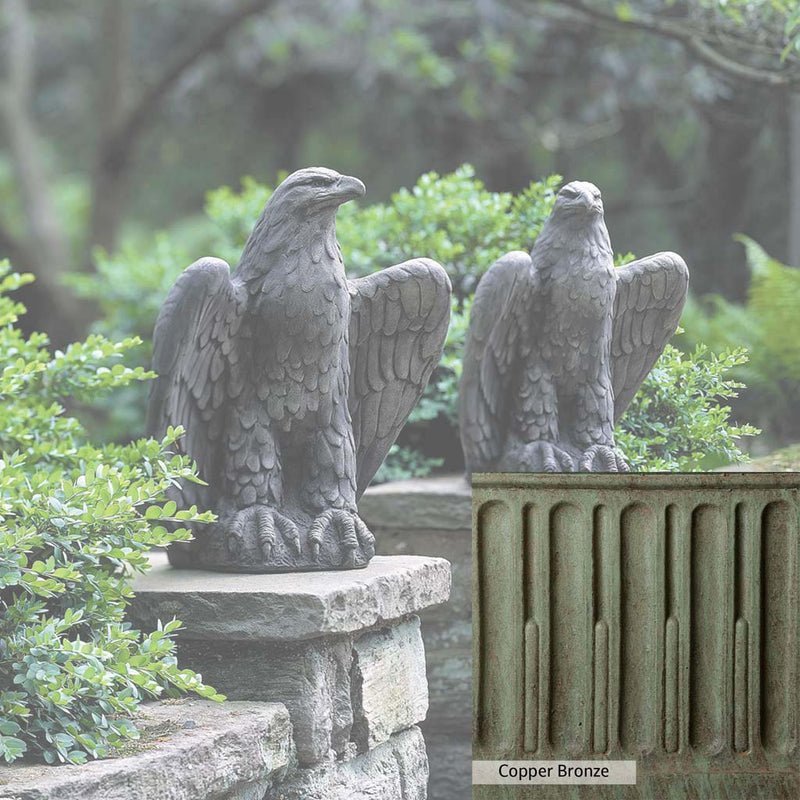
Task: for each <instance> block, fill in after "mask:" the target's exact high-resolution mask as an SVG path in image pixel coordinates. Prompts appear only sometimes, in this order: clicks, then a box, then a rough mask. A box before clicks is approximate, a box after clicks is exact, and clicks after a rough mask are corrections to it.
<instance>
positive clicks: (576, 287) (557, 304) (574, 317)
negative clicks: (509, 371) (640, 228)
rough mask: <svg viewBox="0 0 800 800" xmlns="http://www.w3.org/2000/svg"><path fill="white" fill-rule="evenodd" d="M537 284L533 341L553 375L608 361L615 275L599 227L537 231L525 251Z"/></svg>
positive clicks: (574, 372) (605, 238) (597, 366)
mask: <svg viewBox="0 0 800 800" xmlns="http://www.w3.org/2000/svg"><path fill="white" fill-rule="evenodd" d="M531 257H532V259H533V262H534V264H535V266H536V271H537V276H538V280H539V282H540V283H539V285H540V292H539V293H538V304H537V308H536V309H535V311H534V316H535V319H534V321H533V325H534V328H535V330H536V333H535V335H534V336H533V340H534V341H535V342H537V343H538V345H537V347H538V348H539V351H540V353H541V356H543V357H544V359H545V360H546V361H547V362H548V363H549V364H550V367H551V369H553V370H554V371H555V372H556V373H557V374H559V375H564V376H567V375H578V374H583V373H584V372H585V371H586V370H589V371H594V370H596V369H602V367H601V366H600V364H603V363H607V362H608V357H609V354H608V351H609V348H610V341H611V326H612V323H613V314H614V296H615V293H616V275H615V272H614V269H615V268H614V262H613V255H612V251H611V247H610V242H609V240H608V232H607V231H606V229H605V226H604V225H602V226H598V227H597V228H592V229H590V230H587V231H581V232H579V233H578V234H577V235H576V234H574V233H573V232H571V231H564V230H557V231H556V232H554V233H551V232H547V231H543V233H542V236H540V238H539V240H538V241H537V243H536V246H535V247H534V249H533V252H532V253H531Z"/></svg>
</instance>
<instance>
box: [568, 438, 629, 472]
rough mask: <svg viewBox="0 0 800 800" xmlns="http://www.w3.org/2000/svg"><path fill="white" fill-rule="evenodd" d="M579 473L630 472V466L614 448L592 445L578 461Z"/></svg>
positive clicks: (604, 445)
mask: <svg viewBox="0 0 800 800" xmlns="http://www.w3.org/2000/svg"><path fill="white" fill-rule="evenodd" d="M580 470H581V472H630V466H628V463H627V461H625V458H624V457H623V456H622V454H621V453H620V452H619V450H617V448H616V447H614V446H612V445H606V444H595V445H592V446H591V447H590V448H589V449H588V450H587V451H586V452H585V453H584V454H583V455H582V456H581V460H580Z"/></svg>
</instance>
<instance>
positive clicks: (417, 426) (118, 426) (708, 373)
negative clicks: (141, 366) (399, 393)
mask: <svg viewBox="0 0 800 800" xmlns="http://www.w3.org/2000/svg"><path fill="white" fill-rule="evenodd" d="M560 183H561V178H560V177H559V176H557V175H553V176H550V177H549V178H546V179H545V180H543V181H540V182H534V183H531V184H530V186H528V188H527V189H525V190H524V191H523V192H520V193H519V194H517V195H514V194H511V193H509V192H491V191H489V190H487V189H486V188H485V186H484V185H483V184H482V183H481V182H480V181H479V180H477V179H476V177H475V174H474V171H473V169H472V168H471V167H470V166H468V165H465V166H462V167H460V168H459V169H458V170H456V171H455V172H454V173H452V174H449V175H444V176H439V175H437V174H436V173H433V172H431V173H428V174H425V175H423V176H422V177H421V178H420V179H419V180H418V182H417V183H416V185H415V186H413V187H412V188H411V189H401V190H399V191H398V192H396V193H395V194H393V195H392V197H391V198H390V200H389V202H387V203H378V204H374V205H369V206H364V207H360V206H358V205H356V204H354V203H348V204H346V205H345V206H343V207H342V208H341V209H340V211H339V214H338V217H337V235H338V239H339V242H340V244H341V246H342V251H343V254H344V258H345V263H346V265H347V269H348V273H349V274H351V275H364V274H368V273H370V272H372V271H374V270H376V269H381V268H384V267H387V266H390V265H392V264H397V263H400V262H402V261H405V260H406V259H409V258H413V257H415V256H427V257H430V258H433V259H436V260H437V261H439V262H440V263H441V264H442V265H443V266H444V267H445V269H447V271H448V273H449V275H450V278H451V280H452V282H453V288H454V300H453V314H452V320H451V326H450V331H449V334H448V338H447V343H446V345H445V351H444V355H443V358H442V361H441V363H440V365H439V368H438V369H437V370H436V371H435V373H434V375H433V377H432V379H431V382H430V384H429V386H428V388H427V389H426V391H425V394H424V396H423V398H422V400H421V402H420V403H419V405H418V406H417V408H415V409H414V411H413V412H412V414H411V416H410V418H409V425H407V426H406V429H405V430H404V432H403V433H402V434H401V438H400V442H399V444H398V445H395V447H394V448H393V449H392V451H391V452H390V454H389V456H388V458H387V460H386V463H385V464H384V466H383V467H382V468H381V470H380V471H379V473H378V476H377V478H376V479H377V480H387V479H390V478H398V477H408V476H409V475H411V474H414V475H424V474H426V473H427V472H429V471H430V470H431V469H433V468H436V467H438V466H441V465H442V463H443V462H444V463H445V465H446V466H448V467H450V468H457V467H458V465H459V463H460V462H459V458H460V453H459V447H458V443H457V432H456V430H457V395H458V382H459V379H460V373H461V353H462V350H463V345H464V338H465V335H466V330H467V323H468V314H469V304H470V298H471V296H472V293H473V292H474V290H475V287H476V285H477V282H478V280H479V279H480V277H481V275H482V274H483V273H484V272H485V271H486V270H487V269H488V268H489V267H490V266H491V264H492V263H493V262H494V261H495V260H496V259H497V258H498V257H499V256H501V255H502V254H503V253H505V252H507V251H509V250H514V249H522V250H529V249H530V248H531V246H532V245H533V242H534V241H535V239H536V237H537V236H538V234H539V231H540V230H541V227H542V225H543V224H544V222H545V220H546V219H547V217H548V215H549V214H550V211H551V209H552V207H553V203H554V202H555V195H556V192H557V191H558V188H559V186H560ZM270 193H271V190H270V188H269V187H265V186H263V185H261V184H258V183H257V182H255V181H254V180H252V179H251V178H245V179H244V180H243V181H242V186H241V189H240V190H236V189H233V188H230V187H223V188H220V189H217V190H215V191H212V192H210V193H209V195H208V199H207V203H206V215H207V217H208V219H209V221H210V225H209V226H208V229H209V231H210V233H209V235H208V236H207V237H206V238H205V239H204V240H203V241H202V242H198V241H195V242H194V243H193V244H191V245H187V244H186V243H185V242H181V241H179V240H178V238H177V237H167V236H166V235H161V236H160V237H158V238H157V239H156V240H155V243H154V244H153V246H152V247H149V248H141V247H136V246H133V245H129V246H128V247H125V248H123V249H122V250H121V251H120V252H119V253H116V254H114V255H113V256H109V255H107V254H103V253H99V254H98V272H97V274H96V275H80V276H75V277H73V278H72V279H71V284H72V286H73V287H74V288H75V289H77V291H78V292H79V293H80V294H81V295H83V296H84V297H88V298H91V299H92V300H93V301H95V302H97V303H98V304H99V305H100V307H101V308H102V311H103V314H104V317H103V320H102V322H101V323H100V327H99V331H100V332H102V333H104V334H106V335H109V336H113V337H121V336H134V335H136V336H139V337H141V338H142V339H144V340H147V339H148V338H149V337H150V336H151V335H152V328H153V323H154V320H155V316H156V314H157V312H158V308H159V306H160V304H161V302H162V301H163V298H164V297H165V295H166V293H167V291H168V290H169V287H170V286H171V285H172V283H173V282H174V280H175V278H176V277H177V275H178V274H179V273H180V271H181V270H182V269H184V268H185V267H186V266H188V264H189V263H190V262H191V261H193V260H195V259H196V258H198V257H200V256H202V255H207V254H209V255H216V256H218V257H221V258H224V259H225V260H226V261H228V263H230V264H231V267H235V265H236V262H237V260H238V258H239V254H240V253H241V249H242V246H243V245H244V242H245V240H246V239H247V236H248V235H249V233H250V230H251V229H252V226H253V224H254V222H255V220H256V219H257V217H258V215H259V214H260V213H261V209H262V208H263V206H264V203H265V202H266V201H267V199H268V198H269V196H270ZM190 251H191V255H190V254H189V252H190ZM631 257H632V256H630V255H628V256H626V257H622V258H620V259H619V261H620V263H622V262H623V261H625V260H626V258H631ZM140 357H141V359H142V360H141V362H140V363H146V360H147V357H148V351H147V349H146V348H144V349H143V350H142V351H141V353H140ZM745 361H746V354H745V353H743V352H742V351H738V350H737V351H735V352H734V351H732V350H725V351H724V352H722V353H720V354H719V355H716V356H715V355H712V354H711V353H710V352H709V351H708V350H707V349H703V348H700V349H698V350H696V351H694V352H693V353H691V354H685V355H682V354H680V353H679V352H678V351H673V350H670V351H669V352H668V353H666V354H665V355H664V357H663V359H662V360H661V361H660V362H659V364H658V365H657V371H656V373H655V375H657V376H659V380H660V381H661V383H659V381H658V380H657V379H656V378H655V377H651V379H649V380H648V381H647V382H646V383H645V386H644V388H643V389H642V391H641V392H640V397H639V399H638V400H637V402H636V403H635V404H634V406H633V408H632V409H631V410H630V411H629V412H628V413H627V414H626V417H625V418H624V419H623V422H622V428H623V433H622V436H621V437H620V439H621V442H623V449H625V451H626V453H627V454H628V455H629V457H630V458H631V460H632V462H633V463H634V464H635V465H636V466H637V467H638V468H640V469H676V468H681V469H699V468H700V459H699V455H698V454H699V453H702V452H705V453H710V454H712V456H714V457H716V458H717V459H718V460H721V461H720V463H728V462H730V461H739V460H742V459H743V457H744V456H743V455H742V453H741V451H740V450H739V448H738V447H737V445H736V442H735V439H736V437H738V436H742V435H746V434H750V433H752V432H753V429H751V428H749V427H747V426H741V427H737V426H735V425H732V424H731V423H730V421H729V414H730V409H729V408H728V407H727V406H725V405H720V404H719V401H720V400H724V399H725V398H727V397H730V396H733V394H734V392H735V389H736V387H735V386H734V385H733V384H731V383H730V382H729V381H727V380H725V377H724V376H725V373H726V371H727V370H728V369H730V368H731V367H733V366H734V365H741V364H742V363H744V362H745ZM664 386H669V387H671V391H672V396H671V398H670V397H667V396H666V395H665V392H664V391H663V387H664ZM144 405H145V401H144V397H143V396H139V397H138V398H136V399H135V400H133V399H131V400H129V401H128V402H122V403H115V405H114V409H113V414H112V421H113V424H112V426H111V427H110V428H106V430H105V433H106V434H107V435H111V436H113V437H117V436H121V437H124V436H125V435H126V434H129V432H130V431H134V432H138V431H140V430H141V428H140V427H139V426H140V425H141V414H142V413H143V409H144ZM132 412H133V413H132ZM657 414H662V415H663V416H661V417H657V416H656V415H657ZM708 420H713V421H714V425H713V426H710V425H709V424H708ZM709 463H711V462H710V461H709V460H708V459H706V460H705V461H703V464H704V465H708V464H709Z"/></svg>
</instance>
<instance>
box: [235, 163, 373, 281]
mask: <svg viewBox="0 0 800 800" xmlns="http://www.w3.org/2000/svg"><path fill="white" fill-rule="evenodd" d="M365 192H366V189H365V188H364V184H363V183H361V181H360V180H358V178H351V177H350V176H349V175H340V174H339V173H338V172H336V171H334V170H332V169H326V168H325V167H307V168H306V169H299V170H297V172H293V173H292V174H291V175H290V176H289V177H288V178H286V180H284V181H283V182H282V183H281V184H280V185H279V186H278V188H277V189H276V190H275V191H274V192H273V193H272V196H271V197H270V198H269V200H267V204H266V205H265V206H264V210H263V211H262V212H261V216H260V217H259V218H258V221H257V222H256V225H255V227H254V228H253V232H252V233H251V234H250V238H249V239H248V240H247V243H246V244H245V246H244V251H243V252H242V257H241V259H240V261H239V266H238V267H237V269H236V274H237V276H238V277H239V278H240V279H242V280H251V279H253V278H257V277H259V276H261V275H264V274H265V273H266V272H267V271H268V270H269V269H270V268H271V267H272V266H273V264H274V258H272V257H271V254H274V253H276V252H280V251H283V252H297V251H299V250H305V251H308V252H310V254H311V261H312V262H313V263H317V262H318V261H319V257H320V254H321V253H322V252H323V251H324V252H327V253H328V254H329V255H330V256H331V258H334V257H336V258H339V259H340V260H341V255H340V253H339V245H338V244H337V242H336V225H335V219H336V209H338V208H339V206H340V205H342V203H346V202H347V201H348V200H353V199H355V198H356V197H362V196H363V195H364V193H365Z"/></svg>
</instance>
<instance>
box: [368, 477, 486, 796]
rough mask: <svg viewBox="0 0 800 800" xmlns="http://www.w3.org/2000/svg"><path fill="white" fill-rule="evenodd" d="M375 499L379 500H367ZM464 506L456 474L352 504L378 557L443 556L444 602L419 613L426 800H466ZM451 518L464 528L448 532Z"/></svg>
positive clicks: (467, 505) (468, 518)
mask: <svg viewBox="0 0 800 800" xmlns="http://www.w3.org/2000/svg"><path fill="white" fill-rule="evenodd" d="M403 486H406V487H408V491H409V492H411V493H413V497H414V502H413V504H412V505H413V506H414V507H419V508H420V509H423V510H424V512H425V514H427V515H429V518H430V520H431V523H432V524H431V525H430V526H429V527H418V525H419V524H421V523H422V522H423V521H424V517H422V518H421V517H416V518H415V517H414V516H412V515H411V513H412V512H411V510H409V508H408V504H407V502H406V499H405V491H403V488H402V487H403ZM428 487H429V488H428ZM442 494H446V495H447V496H448V497H449V498H450V499H448V500H447V504H448V505H449V506H450V508H451V510H450V511H449V512H448V513H447V514H446V515H444V519H443V518H442V516H441V515H439V516H437V514H438V511H437V506H438V503H439V502H440V498H441V496H442ZM375 495H378V502H376V503H373V497H374V496H375ZM471 508H472V500H471V490H470V487H469V485H468V484H467V482H466V481H465V480H464V478H463V476H461V475H458V476H455V475H453V476H444V477H441V478H424V479H417V480H413V481H402V482H400V481H398V482H397V483H392V484H384V485H382V486H375V487H371V488H370V489H368V490H367V491H366V492H365V493H364V496H363V497H362V498H361V501H360V503H359V509H361V510H362V514H363V516H364V519H365V520H366V522H367V524H368V525H369V526H370V528H371V529H372V530H373V531H374V532H375V535H376V540H377V547H378V552H379V553H381V554H383V555H389V554H391V555H410V554H415V555H423V556H432V555H436V556H443V557H444V558H446V559H447V560H448V561H449V562H450V565H451V571H452V590H451V593H450V600H449V602H447V603H445V604H443V605H439V606H436V607H431V608H428V609H426V610H425V611H423V612H422V613H421V614H420V619H421V622H422V639H423V641H424V643H425V658H426V662H427V673H428V692H429V696H430V707H429V709H428V716H427V718H426V720H425V722H424V723H422V725H421V728H422V732H423V734H424V735H425V742H426V744H427V748H428V759H429V762H430V782H429V787H428V797H429V800H469V798H471V796H472V785H471V770H470V759H471V754H472V742H471V733H470V731H471V727H472V688H471V687H472V622H471V609H472V600H471V591H472V566H471V565H472V510H471ZM455 520H459V521H460V523H459V524H462V525H463V527H460V528H455V527H452V526H453V524H454V521H455ZM434 522H435V523H436V524H433V523H434ZM436 525H439V526H440V527H436Z"/></svg>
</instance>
